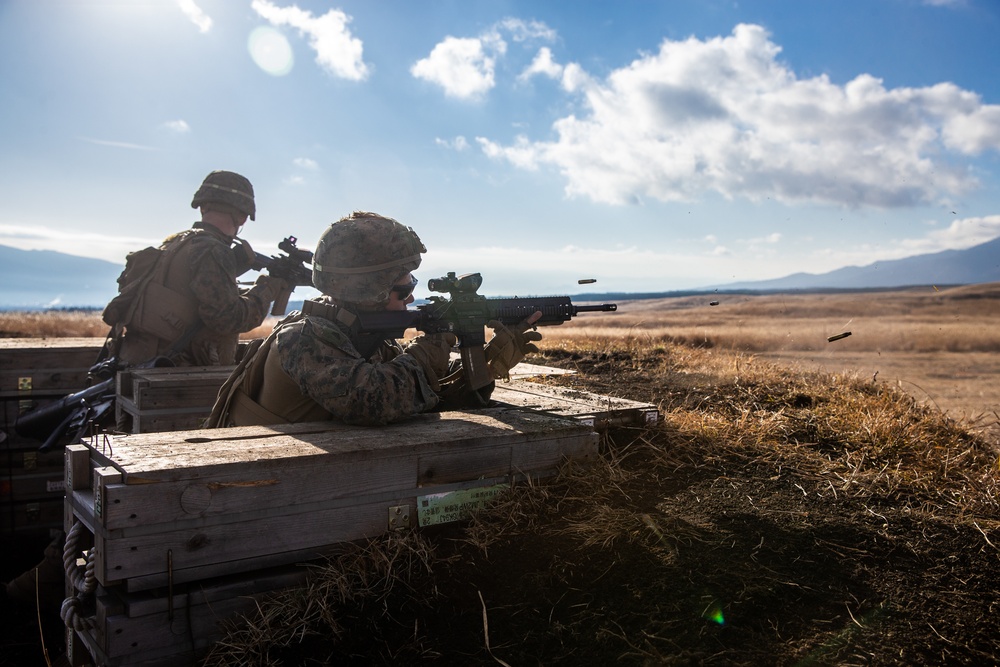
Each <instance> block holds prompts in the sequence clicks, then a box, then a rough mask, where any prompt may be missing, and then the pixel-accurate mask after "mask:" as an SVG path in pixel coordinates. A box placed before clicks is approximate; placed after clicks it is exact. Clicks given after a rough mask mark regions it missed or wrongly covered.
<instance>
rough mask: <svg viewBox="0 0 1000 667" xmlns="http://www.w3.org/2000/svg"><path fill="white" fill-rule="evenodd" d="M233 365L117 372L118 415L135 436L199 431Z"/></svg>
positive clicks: (116, 406)
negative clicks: (124, 418)
mask: <svg viewBox="0 0 1000 667" xmlns="http://www.w3.org/2000/svg"><path fill="white" fill-rule="evenodd" d="M233 368H234V367H233V366H200V367H179V368H140V369H131V370H127V371H122V372H120V373H118V378H117V380H116V392H117V395H116V397H115V412H116V416H117V417H118V418H119V419H120V417H121V415H122V414H127V415H129V416H130V417H131V419H132V433H157V432H162V431H186V430H190V429H196V428H200V427H201V425H202V423H203V422H204V420H205V418H206V417H208V415H209V413H210V412H211V411H212V405H213V404H214V403H215V397H216V395H217V394H218V393H219V387H221V386H222V383H223V382H225V381H226V378H228V377H229V375H230V373H232V371H233Z"/></svg>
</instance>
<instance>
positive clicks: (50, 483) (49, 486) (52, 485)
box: [45, 479, 66, 493]
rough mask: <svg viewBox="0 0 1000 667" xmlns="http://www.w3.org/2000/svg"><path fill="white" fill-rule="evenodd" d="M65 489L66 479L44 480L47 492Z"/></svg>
mask: <svg viewBox="0 0 1000 667" xmlns="http://www.w3.org/2000/svg"><path fill="white" fill-rule="evenodd" d="M65 490H66V480H64V479H50V480H47V481H46V482H45V491H46V492H48V493H53V492H55V491H65Z"/></svg>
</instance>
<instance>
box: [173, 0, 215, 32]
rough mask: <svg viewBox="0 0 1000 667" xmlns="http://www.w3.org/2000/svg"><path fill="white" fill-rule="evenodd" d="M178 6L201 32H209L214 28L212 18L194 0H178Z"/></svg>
mask: <svg viewBox="0 0 1000 667" xmlns="http://www.w3.org/2000/svg"><path fill="white" fill-rule="evenodd" d="M177 6H178V7H180V8H181V11H182V12H184V16H186V17H188V19H190V21H191V23H194V24H195V25H196V26H198V30H199V31H201V32H208V31H209V30H211V29H212V19H211V17H209V16H208V15H207V14H205V12H203V11H202V10H201V7H199V6H198V5H197V4H195V1H194V0H177Z"/></svg>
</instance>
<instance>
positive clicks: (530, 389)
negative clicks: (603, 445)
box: [491, 367, 660, 431]
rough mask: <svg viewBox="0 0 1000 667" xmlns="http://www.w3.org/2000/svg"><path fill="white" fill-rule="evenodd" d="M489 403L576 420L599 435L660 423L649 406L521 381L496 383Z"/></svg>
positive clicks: (654, 410) (658, 417)
mask: <svg viewBox="0 0 1000 667" xmlns="http://www.w3.org/2000/svg"><path fill="white" fill-rule="evenodd" d="M515 368H516V367H515ZM539 374H541V373H539ZM512 375H513V374H512ZM491 400H492V401H494V402H496V403H498V404H500V405H508V406H512V407H516V408H520V409H522V410H532V411H535V412H543V413H545V414H550V415H559V416H561V417H567V418H570V419H576V420H577V421H580V422H583V423H585V424H587V425H589V426H592V427H593V428H595V429H597V430H599V431H600V430H604V429H607V428H610V427H612V426H648V425H651V424H655V423H656V422H657V421H658V420H659V419H660V413H659V411H658V410H657V408H656V406H655V405H652V404H650V403H640V402H638V401H630V400H628V399H624V398H615V397H614V396H603V395H601V394H595V393H593V392H589V391H583V390H581V389H575V388H572V387H558V386H549V385H544V384H539V383H536V382H529V381H525V380H512V381H511V382H497V385H496V389H494V390H493V395H492V397H491Z"/></svg>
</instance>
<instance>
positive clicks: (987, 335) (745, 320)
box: [0, 284, 1000, 353]
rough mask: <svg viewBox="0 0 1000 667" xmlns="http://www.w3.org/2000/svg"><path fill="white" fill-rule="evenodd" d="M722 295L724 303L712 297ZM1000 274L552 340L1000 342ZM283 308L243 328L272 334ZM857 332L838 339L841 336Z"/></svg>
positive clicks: (605, 324) (750, 344)
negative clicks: (998, 279)
mask: <svg viewBox="0 0 1000 667" xmlns="http://www.w3.org/2000/svg"><path fill="white" fill-rule="evenodd" d="M712 304H715V305H712ZM998 305H1000V284H988V285H971V286H966V287H960V288H953V289H949V290H943V291H935V290H934V288H926V289H923V290H906V291H885V292H858V293H837V294H777V295H763V296H754V295H703V296H690V297H676V298H669V299H650V300H643V301H625V302H622V303H620V304H619V310H618V312H616V313H601V314H596V313H584V314H582V315H580V316H579V317H576V318H574V319H573V320H572V321H570V322H567V323H565V324H563V325H561V326H558V327H545V328H544V330H543V333H544V335H545V339H544V341H543V345H560V344H561V343H562V342H573V341H580V340H593V341H596V340H608V341H611V340H631V341H634V342H636V343H640V344H643V345H653V346H655V345H662V344H665V343H677V344H681V345H686V346H690V347H704V348H721V349H725V350H732V351H738V352H750V353H754V352H782V351H789V352H791V351H807V352H808V351H821V350H826V349H829V348H830V345H836V346H837V349H838V351H839V352H927V353H930V352H1000V335H998V334H997V331H1000V327H998V324H1000V307H998ZM278 319H279V318H276V317H268V318H267V319H266V320H265V321H264V323H263V324H262V325H261V326H260V327H257V328H256V329H254V330H253V331H250V332H248V333H245V334H242V335H241V338H242V339H244V340H248V339H253V338H262V337H264V336H266V335H267V334H268V333H269V332H270V331H271V329H272V328H273V327H274V324H275V323H276V322H277V321H278ZM107 331H108V327H107V326H106V325H105V324H104V323H103V322H102V321H101V318H100V313H98V312H96V311H93V312H83V311H48V312H41V313H17V312H5V313H0V337H8V338H17V337H40V336H46V337H51V336H61V337H80V336H84V337H86V336H102V337H103V336H104V335H105V334H106V333H107ZM848 331H849V332H851V335H850V336H849V337H847V338H842V339H840V340H837V341H836V342H835V343H831V342H829V340H828V339H829V338H830V337H831V336H835V335H838V334H842V333H845V332H848Z"/></svg>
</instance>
